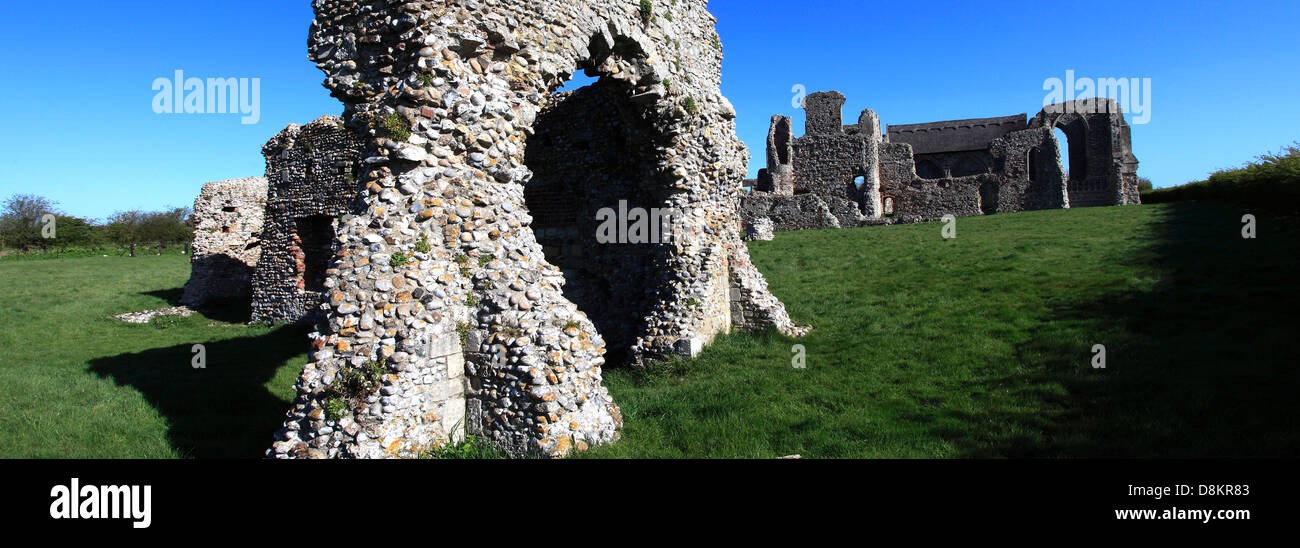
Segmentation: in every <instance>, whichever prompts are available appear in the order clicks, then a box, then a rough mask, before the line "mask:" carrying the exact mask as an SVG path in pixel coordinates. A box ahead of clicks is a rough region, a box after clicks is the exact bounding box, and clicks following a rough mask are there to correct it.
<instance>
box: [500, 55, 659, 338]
mask: <svg viewBox="0 0 1300 548" xmlns="http://www.w3.org/2000/svg"><path fill="white" fill-rule="evenodd" d="M587 81H592V80H591V79H587ZM569 89H572V87H570V88H569ZM631 92H632V88H631V86H630V85H629V84H627V83H625V82H622V81H619V80H616V79H614V78H609V77H602V78H599V79H596V80H594V81H593V83H591V84H590V85H586V86H583V87H580V88H578V89H573V90H572V91H562V92H557V93H554V94H552V96H551V97H550V98H549V101H548V106H547V107H545V108H544V109H543V110H542V111H541V112H540V113H539V114H538V116H537V119H536V121H535V122H534V123H533V135H532V136H530V137H529V138H528V140H527V143H526V147H525V154H524V163H525V165H526V167H527V168H528V169H529V170H530V171H531V172H532V174H533V176H532V179H531V180H529V181H528V182H527V183H526V184H525V185H524V199H525V203H526V205H527V207H528V210H529V213H530V214H531V215H532V216H533V223H532V227H533V232H534V234H535V235H536V237H537V241H538V243H540V244H541V245H542V249H543V252H544V253H545V255H546V260H547V262H549V263H551V264H552V265H555V266H556V267H557V268H559V269H560V270H561V272H563V274H564V278H565V287H564V294H565V296H566V297H567V298H568V299H569V300H570V301H572V302H573V303H574V304H575V305H577V306H578V309H579V310H581V311H582V312H584V313H585V314H586V315H587V317H588V318H590V319H591V320H592V323H594V324H595V326H596V329H597V331H598V332H599V333H600V335H601V336H602V337H603V338H604V340H605V343H606V346H607V348H608V349H609V351H610V353H611V355H612V359H610V360H609V361H610V362H612V363H618V362H619V361H620V360H622V358H623V354H624V353H625V352H626V351H627V350H628V349H629V348H630V347H631V346H632V345H633V344H635V342H636V339H637V336H638V335H639V334H640V332H641V330H642V328H643V324H644V321H643V318H644V317H645V316H646V315H648V314H650V313H651V308H652V307H653V305H654V302H653V300H652V298H653V296H654V293H655V291H654V289H655V286H656V282H657V279H658V276H657V274H658V269H657V267H656V259H657V258H659V257H660V255H661V254H662V253H663V252H664V250H666V249H668V248H669V247H670V246H669V245H665V244H668V243H669V240H670V239H671V234H670V232H671V226H668V224H669V223H671V216H672V214H671V210H670V206H669V204H668V203H667V198H668V196H669V190H668V189H667V188H666V186H665V185H664V184H663V183H662V182H661V181H660V180H659V170H658V169H657V167H658V155H657V147H656V140H657V138H658V135H657V133H656V129H655V127H654V124H653V123H652V119H651V118H650V116H651V115H652V113H650V112H648V111H646V110H645V109H643V108H642V107H641V106H640V105H638V104H636V103H635V102H633V101H632V100H631V99H630V95H631ZM611 223H612V224H611ZM611 227H612V228H613V231H610V230H609V229H610V228H611ZM611 237H612V238H613V240H614V241H610V238H611Z"/></svg>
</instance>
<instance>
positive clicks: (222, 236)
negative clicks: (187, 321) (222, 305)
mask: <svg viewBox="0 0 1300 548" xmlns="http://www.w3.org/2000/svg"><path fill="white" fill-rule="evenodd" d="M265 208H266V179H263V178H261V177H249V178H245V179H231V180H228V181H219V182H215V183H207V184H205V185H203V190H202V191H200V193H199V196H198V198H196V199H195V200H194V216H193V217H192V219H191V223H192V224H193V226H194V245H193V249H194V251H193V254H192V255H191V256H190V279H189V281H188V282H186V283H185V291H184V293H183V295H182V296H181V303H182V304H184V305H186V306H191V307H199V306H203V305H206V304H210V303H214V302H220V301H233V300H240V299H247V298H248V296H249V284H250V282H251V280H252V276H253V270H254V269H255V268H256V267H257V263H258V260H259V259H260V258H261V256H262V249H261V246H260V245H259V244H258V242H259V239H260V237H261V233H262V220H263V212H264V210H265Z"/></svg>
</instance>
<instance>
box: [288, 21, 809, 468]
mask: <svg viewBox="0 0 1300 548" xmlns="http://www.w3.org/2000/svg"><path fill="white" fill-rule="evenodd" d="M705 5H706V2H705V1H704V0H677V1H676V2H671V3H666V2H661V1H655V2H652V3H651V7H652V9H651V10H650V11H649V12H642V11H641V10H640V8H639V4H638V3H635V2H628V1H621V0H620V1H615V0H594V1H591V0H548V1H541V0H516V1H494V0H481V1H479V0H466V1H389V0H317V1H316V2H315V3H314V8H315V11H316V20H315V22H314V23H313V25H312V29H311V32H310V37H309V49H310V58H311V59H312V60H313V61H315V62H316V63H317V66H318V67H319V68H320V69H321V70H322V71H324V72H325V74H326V76H327V79H326V82H325V85H326V87H327V88H329V89H330V90H331V91H332V93H333V95H334V96H335V97H336V98H338V99H340V100H341V101H343V102H344V104H345V105H346V109H345V112H344V119H345V120H346V121H347V123H348V125H349V126H350V127H355V128H358V129H359V130H366V131H367V135H366V139H365V140H366V142H365V147H364V149H365V152H364V154H363V158H364V160H363V165H364V168H363V169H362V170H361V171H362V173H361V176H360V180H359V182H360V184H361V185H362V190H361V191H360V195H359V200H360V201H359V203H358V204H357V207H356V208H355V209H354V213H355V215H354V216H351V217H345V218H344V220H343V222H342V223H341V224H340V225H339V227H338V237H339V243H340V247H339V250H338V252H337V253H336V255H335V259H334V262H333V265H332V268H331V269H330V274H329V277H328V279H327V280H326V284H327V287H328V288H329V290H330V299H329V310H328V311H327V312H328V313H327V315H326V319H325V321H324V322H323V323H322V325H321V328H320V330H319V331H318V332H317V333H316V334H315V335H314V341H315V343H314V351H313V353H312V355H311V363H309V364H307V365H306V367H305V368H304V370H303V373H302V375H301V377H300V378H299V381H298V384H297V392H298V394H297V397H296V398H295V400H294V403H293V407H292V409H291V410H290V411H289V413H288V416H287V417H286V420H285V426H284V428H283V429H282V430H281V431H280V432H279V433H278V434H277V440H276V441H275V443H274V444H273V446H272V448H271V449H270V451H269V454H270V455H272V456H276V457H387V456H391V457H406V456H414V455H418V454H420V453H421V452H422V451H425V450H428V449H429V448H431V447H433V446H436V445H437V444H440V443H446V442H448V441H452V440H455V439H457V438H459V437H460V436H461V435H463V433H464V432H466V431H468V432H474V433H477V434H479V435H481V436H483V437H484V438H485V439H487V440H488V441H489V442H491V443H492V444H494V445H495V446H497V447H498V448H500V449H502V450H504V451H506V452H508V453H510V454H512V455H528V454H535V455H545V456H563V455H565V454H568V453H569V452H570V451H572V450H575V449H576V450H583V449H586V448H587V447H589V446H591V445H594V444H600V443H607V442H610V441H613V440H615V439H617V437H618V428H619V427H620V426H621V424H622V416H621V413H620V411H619V408H618V406H617V405H615V403H614V401H613V399H612V398H611V397H610V395H609V393H608V391H607V390H606V389H605V388H604V387H603V386H602V376H603V375H602V367H603V366H605V365H606V351H607V348H606V343H605V338H604V336H603V335H602V334H601V333H600V331H599V329H598V328H597V326H596V324H595V323H594V322H593V320H592V318H591V317H589V316H588V314H586V313H584V312H582V311H581V310H580V309H579V306H578V305H576V304H575V303H574V302H573V300H571V299H569V298H568V297H567V296H566V291H567V288H566V285H567V284H568V283H569V280H567V279H566V276H565V272H564V271H562V270H561V269H560V268H557V266H555V265H553V264H552V263H551V262H549V260H548V257H547V255H546V253H545V251H544V249H543V246H542V244H541V243H540V242H539V241H538V238H539V237H538V235H537V234H536V233H535V232H534V230H533V225H534V223H535V222H536V219H537V216H535V215H534V214H533V212H532V209H533V208H532V205H533V204H530V202H529V201H528V200H527V199H526V190H525V188H526V186H527V185H528V184H529V183H530V181H531V180H532V179H533V178H534V177H535V176H536V177H539V179H540V180H539V182H541V183H543V185H545V184H546V181H545V176H546V173H547V168H545V167H539V166H536V165H530V164H529V162H528V161H527V150H528V147H529V144H528V143H529V140H530V139H531V138H532V137H533V136H534V134H535V133H536V132H537V129H538V128H536V127H535V126H536V123H537V122H538V121H539V117H541V116H544V115H545V111H546V109H547V108H548V106H550V105H551V104H552V97H551V94H552V93H553V92H554V91H555V90H556V89H557V88H558V87H559V86H560V85H561V84H562V83H563V82H565V81H566V80H568V79H569V77H570V76H571V75H572V74H573V73H574V72H575V71H577V70H585V71H587V72H588V73H589V74H593V75H598V76H599V77H600V78H601V80H602V81H603V86H605V87H606V89H607V90H609V91H615V92H617V93H619V94H621V95H622V99H621V100H620V101H619V103H620V106H619V108H620V109H627V110H625V111H622V112H629V111H630V112H635V113H636V117H637V118H638V119H640V120H642V121H644V123H645V125H644V129H638V128H632V129H631V130H629V129H627V128H622V129H619V131H620V132H622V131H632V133H638V134H644V137H643V138H644V139H647V140H648V144H649V145H650V146H647V147H646V148H645V149H644V154H645V155H646V156H645V157H646V158H653V163H652V164H648V165H639V166H638V167H637V168H636V169H635V170H632V171H631V173H633V176H631V177H611V178H610V179H611V187H610V189H609V191H608V192H609V193H608V194H606V195H605V196H607V197H608V198H616V197H619V196H620V195H623V196H626V197H627V200H628V201H630V202H631V201H636V200H645V199H652V201H653V203H662V204H666V205H668V206H670V207H671V208H672V209H673V210H675V211H677V212H679V213H680V218H678V219H674V229H673V234H674V238H673V240H672V242H671V243H661V244H658V247H655V248H654V249H653V251H652V252H651V253H649V257H650V258H649V259H648V260H649V261H650V264H652V265H653V267H654V272H655V275H654V277H653V278H652V279H651V280H650V281H648V282H647V283H645V287H644V289H643V290H644V291H645V294H646V297H645V300H644V301H641V300H640V299H641V297H639V296H636V297H631V298H630V299H629V302H633V303H637V302H642V303H648V304H646V305H644V306H645V308H644V309H643V310H642V311H641V313H642V322H641V323H640V325H639V328H638V331H639V332H638V333H637V334H636V337H635V339H634V341H633V344H632V346H631V348H630V350H629V352H628V354H629V356H630V357H631V359H632V361H634V362H636V361H638V360H647V359H656V358H658V357H663V356H668V355H693V354H694V353H696V352H698V351H700V349H701V348H702V347H703V345H704V344H707V342H708V341H709V340H711V339H712V337H714V336H715V335H717V334H718V333H720V332H725V331H726V330H728V329H730V328H732V327H744V328H765V327H775V328H777V329H778V330H781V331H783V332H785V333H787V334H790V335H800V334H802V333H803V332H805V331H806V328H801V327H798V326H796V325H795V324H794V323H792V322H791V320H790V318H789V317H788V316H787V314H786V312H785V308H784V307H783V306H782V305H781V303H780V302H779V301H778V300H777V299H776V298H775V297H774V296H772V295H771V293H770V292H769V291H768V290H767V286H766V282H765V281H764V280H763V278H762V275H761V274H759V273H758V271H757V269H755V268H754V266H753V265H752V264H751V262H750V260H749V256H748V251H747V249H746V248H745V246H744V244H743V243H742V242H741V239H740V230H741V220H740V217H739V215H738V214H737V202H738V200H739V196H740V193H741V182H742V180H743V178H744V174H745V169H746V168H745V166H746V164H747V161H748V152H747V151H746V149H745V147H744V145H743V144H742V143H741V142H740V141H739V139H737V138H736V135H735V122H734V119H735V117H736V112H735V109H734V108H732V106H731V105H730V103H729V102H728V101H727V100H726V98H724V97H723V96H722V95H721V93H720V92H719V88H718V86H719V82H720V79H721V74H720V67H721V61H722V45H721V42H720V40H719V38H718V36H717V33H716V31H715V30H714V23H715V20H714V18H713V17H712V16H711V15H710V14H709V13H708V12H707V10H706V9H705ZM619 120H620V121H625V120H626V118H620V119H619ZM542 125H543V128H542V129H545V126H546V124H545V123H544V121H543V124H542ZM610 134H615V133H614V132H610ZM639 138H642V137H639ZM561 141H562V140H561ZM596 144H597V145H600V146H608V144H601V143H596ZM614 148H615V149H617V148H618V147H617V146H615V147H614ZM594 157H597V158H598V157H599V154H597V155H595V156H594ZM638 158H640V157H638ZM638 164H640V161H638ZM555 167H556V168H557V169H559V171H560V172H564V171H565V170H567V169H571V167H572V166H569V167H566V166H555ZM629 179H630V180H629ZM620 189H621V190H620ZM540 194H542V195H545V194H546V193H544V192H543V193H540ZM555 196H558V194H554V193H553V194H551V198H550V202H551V203H554V202H555ZM645 196H650V197H651V198H645ZM541 199H542V202H536V203H538V204H540V203H544V202H546V201H547V198H545V197H544V196H542V198H541ZM576 207H577V209H578V210H579V211H581V210H582V209H583V208H584V207H587V206H585V205H582V204H581V203H579V204H578V205H577V206H576ZM539 214H540V215H541V216H542V218H543V219H546V217H545V216H546V215H547V214H546V213H541V212H539ZM549 221H554V219H550V220H549ZM549 221H548V222H549ZM579 226H580V223H579ZM556 228H559V229H560V231H561V232H560V234H558V235H557V236H556V237H558V238H560V239H561V240H563V239H565V238H571V239H574V238H582V235H581V229H580V228H578V229H574V230H577V232H575V233H574V235H565V234H564V233H563V231H564V230H568V228H567V227H563V226H558V227H556ZM543 229H544V227H543ZM542 237H543V238H550V237H551V235H549V233H548V234H546V235H544V236H542ZM605 252H607V253H614V254H619V253H631V252H633V249H631V248H629V249H624V250H622V251H619V250H618V248H617V247H614V248H612V250H606V251H605ZM558 260H559V259H557V261H558ZM635 264H636V263H635V262H633V265H634V266H633V267H632V268H631V270H630V271H631V272H633V273H635V272H638V269H639V267H637V266H635ZM625 272H626V271H625ZM594 278H595V279H599V277H594ZM582 283H586V282H585V281H584V282H582ZM575 291H576V289H575ZM611 291H616V290H614V289H611ZM641 306H642V305H636V306H635V307H634V308H640V307H641ZM737 319H739V321H736V320H737ZM615 336H617V337H619V338H620V339H624V340H625V338H626V335H623V334H617V335H615ZM462 358H463V359H462ZM462 366H463V371H464V377H463V379H462V378H461V376H460V372H461V368H462Z"/></svg>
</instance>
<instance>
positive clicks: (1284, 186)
mask: <svg viewBox="0 0 1300 548" xmlns="http://www.w3.org/2000/svg"><path fill="white" fill-rule="evenodd" d="M1198 200H1205V201H1215V202H1225V203H1235V204H1243V205H1250V206H1254V207H1260V208H1267V209H1291V210H1294V209H1298V208H1300V142H1297V143H1295V144H1292V145H1291V146H1288V147H1284V148H1283V149H1282V150H1281V151H1280V152H1278V153H1276V154H1265V155H1263V156H1260V157H1259V158H1256V159H1255V161H1254V162H1251V163H1248V164H1246V165H1245V166H1242V167H1240V168H1237V169H1230V170H1221V171H1218V172H1215V173H1214V174H1213V175H1210V178H1209V179H1206V180H1204V181H1197V182H1194V183H1188V184H1185V185H1180V186H1176V187H1170V188H1161V189H1155V190H1151V191H1149V192H1145V193H1143V194H1142V201H1143V202H1144V203H1151V204H1159V203H1169V202H1186V201H1198Z"/></svg>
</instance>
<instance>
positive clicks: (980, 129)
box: [741, 91, 1140, 230]
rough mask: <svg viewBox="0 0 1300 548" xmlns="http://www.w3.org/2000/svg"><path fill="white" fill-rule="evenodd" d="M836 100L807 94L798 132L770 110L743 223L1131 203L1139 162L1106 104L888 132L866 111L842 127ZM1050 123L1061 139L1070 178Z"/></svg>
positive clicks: (816, 224) (821, 222)
mask: <svg viewBox="0 0 1300 548" xmlns="http://www.w3.org/2000/svg"><path fill="white" fill-rule="evenodd" d="M844 102H845V98H844V96H843V95H841V94H840V93H839V92H835V91H831V92H823V93H814V94H811V95H809V96H807V97H806V98H805V101H804V108H805V112H806V114H807V116H806V118H807V123H806V129H805V134H804V136H803V137H794V135H793V130H792V127H791V123H790V118H788V117H785V116H774V117H773V118H772V123H771V126H770V131H769V133H768V139H767V168H766V169H763V170H760V172H759V177H758V179H757V180H756V181H754V183H753V184H754V190H755V192H753V193H751V194H750V195H748V196H745V197H744V198H743V200H742V204H741V211H742V215H743V216H744V218H745V221H746V222H753V221H755V220H757V219H763V218H767V219H770V220H771V221H772V222H773V224H774V225H775V227H776V229H777V230H799V229H806V228H840V227H854V226H861V225H866V224H889V223H893V222H918V221H926V220H937V219H939V218H940V217H942V216H944V215H955V216H963V215H980V214H992V213H1005V212H1013V211H1024V210H1031V209H1053V208H1068V207H1087V206H1104V205H1125V204H1136V203H1139V202H1140V198H1139V196H1138V189H1137V167H1138V161H1137V158H1135V157H1134V156H1133V153H1132V148H1131V145H1130V134H1129V126H1128V124H1127V122H1125V121H1124V117H1123V114H1122V112H1121V111H1120V109H1119V105H1118V103H1116V102H1115V101H1114V100H1110V99H1087V100H1080V101H1072V102H1069V103H1064V104H1057V105H1051V106H1048V107H1047V108H1045V109H1044V110H1043V111H1042V112H1040V113H1039V114H1038V115H1037V116H1035V117H1034V118H1032V119H1030V120H1028V121H1026V115H1024V114H1018V115H1015V116H1007V117H1002V118H983V119H974V120H955V121H950V122H934V123H928V124H914V125H892V126H888V128H887V129H888V131H887V132H882V131H881V126H880V120H879V118H878V117H877V116H876V114H875V112H872V111H871V110H870V109H868V110H864V111H863V112H862V115H861V116H860V117H859V119H858V123H857V124H856V125H843V123H842V121H841V114H840V113H841V109H842V108H843V106H844ZM1055 128H1059V129H1061V130H1062V131H1063V132H1064V133H1065V135H1066V139H1067V140H1068V147H1069V148H1068V151H1069V157H1070V166H1068V167H1069V169H1068V176H1067V175H1066V174H1067V170H1066V169H1065V167H1066V166H1062V165H1061V158H1060V152H1059V150H1058V148H1057V147H1058V142H1057V139H1056V137H1055V135H1054V132H1053V129H1055Z"/></svg>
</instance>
